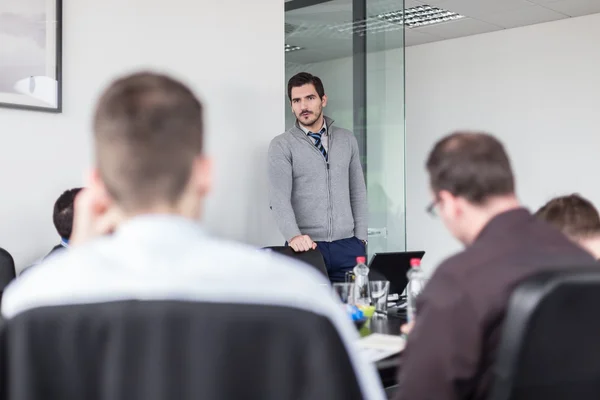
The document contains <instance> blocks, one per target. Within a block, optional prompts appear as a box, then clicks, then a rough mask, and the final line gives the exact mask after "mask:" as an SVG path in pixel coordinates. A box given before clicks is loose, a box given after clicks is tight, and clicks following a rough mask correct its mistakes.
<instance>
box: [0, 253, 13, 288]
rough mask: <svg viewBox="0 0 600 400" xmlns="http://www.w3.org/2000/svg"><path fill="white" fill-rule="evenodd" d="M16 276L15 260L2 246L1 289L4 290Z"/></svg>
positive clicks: (0, 262)
mask: <svg viewBox="0 0 600 400" xmlns="http://www.w3.org/2000/svg"><path fill="white" fill-rule="evenodd" d="M15 276H16V273H15V261H14V260H13V258H12V256H11V255H10V253H9V252H8V251H6V250H4V249H3V248H0V291H3V290H4V288H5V287H6V286H7V285H8V284H9V283H10V281H12V280H13V279H14V278H15Z"/></svg>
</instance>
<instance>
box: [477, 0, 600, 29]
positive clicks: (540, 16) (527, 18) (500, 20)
mask: <svg viewBox="0 0 600 400" xmlns="http://www.w3.org/2000/svg"><path fill="white" fill-rule="evenodd" d="M598 1H600V0H598ZM564 18H569V16H568V15H565V14H561V13H559V12H556V11H552V10H550V9H548V8H545V7H542V6H533V5H532V6H529V7H526V8H518V9H514V10H505V11H498V12H494V13H491V14H489V15H482V16H481V17H480V19H481V20H482V21H485V22H489V23H491V24H494V25H498V26H501V27H502V28H516V27H519V26H526V25H534V24H540V23H543V22H550V21H556V20H559V19H564Z"/></svg>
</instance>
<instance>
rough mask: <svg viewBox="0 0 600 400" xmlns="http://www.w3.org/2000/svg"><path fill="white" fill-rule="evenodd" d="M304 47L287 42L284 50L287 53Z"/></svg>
mask: <svg viewBox="0 0 600 400" xmlns="http://www.w3.org/2000/svg"><path fill="white" fill-rule="evenodd" d="M303 49H304V47H300V46H292V45H289V44H286V45H285V52H286V53H289V52H290V51H298V50H303Z"/></svg>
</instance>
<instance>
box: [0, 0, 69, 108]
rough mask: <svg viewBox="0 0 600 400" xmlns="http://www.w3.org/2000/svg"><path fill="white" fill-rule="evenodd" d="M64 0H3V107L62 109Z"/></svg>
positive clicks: (0, 7) (0, 67) (0, 38)
mask: <svg viewBox="0 0 600 400" xmlns="http://www.w3.org/2000/svg"><path fill="white" fill-rule="evenodd" d="M61 58H62V0H0V107H9V108H19V109H26V110H36V111H47V112H54V113H59V112H61V111H62V73H61Z"/></svg>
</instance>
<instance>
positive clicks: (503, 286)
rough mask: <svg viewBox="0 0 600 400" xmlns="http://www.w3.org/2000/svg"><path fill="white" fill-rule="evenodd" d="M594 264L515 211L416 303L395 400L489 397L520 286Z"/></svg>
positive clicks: (499, 219)
mask: <svg viewBox="0 0 600 400" xmlns="http://www.w3.org/2000/svg"><path fill="white" fill-rule="evenodd" d="M587 265H589V266H592V267H596V268H598V266H597V264H596V260H594V258H593V257H592V256H591V255H590V254H588V253H587V252H585V251H584V250H583V249H581V248H580V247H578V246H577V245H575V244H574V243H572V242H571V241H569V240H568V239H567V238H566V237H565V236H564V235H563V234H562V233H560V232H559V231H558V230H556V229H554V228H552V227H551V226H550V225H547V224H546V223H544V222H541V221H538V220H536V219H535V218H534V217H533V216H532V215H531V214H530V213H529V212H528V211H527V210H525V209H516V210H512V211H508V212H505V213H503V214H500V215H498V216H496V217H495V218H494V219H492V220H491V221H490V222H489V223H488V224H487V225H486V227H485V228H484V229H483V230H482V231H481V233H480V234H479V236H478V237H477V239H476V240H475V241H474V243H473V244H472V245H471V246H469V247H467V248H466V249H465V250H464V251H463V252H461V253H459V254H457V255H455V256H453V257H451V258H449V259H448V260H446V261H445V262H443V263H442V264H441V265H440V266H439V267H438V269H437V270H436V271H435V273H434V275H433V276H432V278H431V280H430V281H429V283H428V284H427V286H426V288H425V290H424V291H423V293H422V294H421V295H420V296H419V299H418V301H417V317H416V324H415V327H414V329H413V331H412V332H411V333H410V335H409V339H408V343H407V347H406V350H405V351H404V354H403V355H402V365H401V369H400V375H399V383H400V388H399V391H398V392H399V394H398V399H406V400H425V399H428V400H429V399H430V400H450V399H485V398H486V395H487V391H488V389H489V387H490V383H491V371H492V370H491V367H492V365H493V363H494V360H495V358H496V348H497V345H498V341H499V335H500V331H501V326H502V322H503V320H504V315H505V313H506V307H507V303H508V300H509V297H510V295H511V293H512V291H513V289H514V288H515V286H516V285H517V284H518V283H519V282H521V281H523V280H524V279H525V278H527V277H528V276H530V275H532V274H535V273H537V272H539V271H542V270H546V269H550V268H557V267H558V268H560V267H569V266H587Z"/></svg>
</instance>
